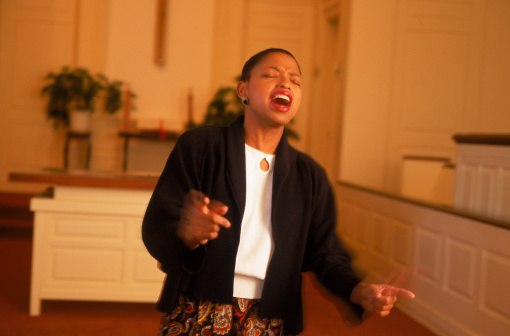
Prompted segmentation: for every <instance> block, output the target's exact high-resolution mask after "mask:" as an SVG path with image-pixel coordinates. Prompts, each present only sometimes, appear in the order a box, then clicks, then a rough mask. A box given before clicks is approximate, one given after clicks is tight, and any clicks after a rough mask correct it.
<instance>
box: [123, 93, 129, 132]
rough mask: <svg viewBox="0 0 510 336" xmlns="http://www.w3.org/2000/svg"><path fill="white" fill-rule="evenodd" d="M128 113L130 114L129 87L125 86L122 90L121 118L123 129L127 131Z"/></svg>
mask: <svg viewBox="0 0 510 336" xmlns="http://www.w3.org/2000/svg"><path fill="white" fill-rule="evenodd" d="M130 114H131V91H130V90H129V87H127V88H126V90H125V91H124V118H123V119H124V120H123V127H124V131H126V132H128V131H129V129H130V125H129V121H130V117H131V116H130Z"/></svg>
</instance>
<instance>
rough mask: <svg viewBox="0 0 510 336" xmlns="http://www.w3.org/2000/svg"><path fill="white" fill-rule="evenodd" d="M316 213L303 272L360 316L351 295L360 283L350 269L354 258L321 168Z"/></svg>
mask: <svg viewBox="0 0 510 336" xmlns="http://www.w3.org/2000/svg"><path fill="white" fill-rule="evenodd" d="M314 185H315V187H314V188H315V190H314V191H313V194H314V199H313V211H312V222H311V226H310V232H309V238H308V241H307V247H306V253H305V261H304V271H312V272H314V273H315V274H316V275H317V278H318V279H319V281H320V282H321V284H322V285H323V286H324V287H326V288H327V289H328V290H329V291H330V292H331V293H333V294H334V295H336V296H338V297H340V298H342V299H343V300H344V301H345V302H346V303H348V304H349V305H350V306H351V308H353V309H354V311H355V312H356V314H357V315H358V316H359V317H361V315H362V313H363V309H362V308H361V306H359V305H356V304H352V303H351V302H350V296H351V293H352V290H353V289H354V287H355V286H356V285H357V284H358V283H359V282H360V281H361V280H360V278H359V277H358V275H357V274H356V273H355V272H354V271H353V269H352V267H351V256H350V255H349V253H348V252H347V251H346V250H345V248H344V247H343V246H342V244H341V243H340V240H339V238H338V236H337V234H336V223H337V222H336V218H337V217H336V202H335V198H334V195H333V192H332V190H331V186H330V184H329V181H328V179H327V176H326V173H325V172H324V171H323V170H322V169H318V170H316V171H315V183H314Z"/></svg>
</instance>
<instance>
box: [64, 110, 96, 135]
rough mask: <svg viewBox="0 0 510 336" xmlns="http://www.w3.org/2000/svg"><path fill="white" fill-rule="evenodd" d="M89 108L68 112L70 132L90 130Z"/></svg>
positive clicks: (86, 131)
mask: <svg viewBox="0 0 510 336" xmlns="http://www.w3.org/2000/svg"><path fill="white" fill-rule="evenodd" d="M90 117H91V112H90V110H72V111H71V112H70V114H69V129H70V130H71V131H72V132H77V133H88V132H90Z"/></svg>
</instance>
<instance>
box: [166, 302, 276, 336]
mask: <svg viewBox="0 0 510 336" xmlns="http://www.w3.org/2000/svg"><path fill="white" fill-rule="evenodd" d="M259 306H260V300H252V299H240V298H234V300H233V302H232V304H231V305H230V304H219V303H213V302H210V301H203V300H200V301H197V300H190V299H189V298H187V297H186V296H184V295H181V296H180V297H179V304H178V306H177V307H176V308H175V309H174V311H173V312H171V313H168V314H166V315H165V316H163V318H162V319H161V325H160V329H159V335H160V336H173V335H186V336H203V335H207V336H209V335H210V336H213V335H235V336H241V335H242V336H252V335H253V336H259V335H260V336H283V321H282V320H281V319H268V318H265V319H262V318H260V317H259Z"/></svg>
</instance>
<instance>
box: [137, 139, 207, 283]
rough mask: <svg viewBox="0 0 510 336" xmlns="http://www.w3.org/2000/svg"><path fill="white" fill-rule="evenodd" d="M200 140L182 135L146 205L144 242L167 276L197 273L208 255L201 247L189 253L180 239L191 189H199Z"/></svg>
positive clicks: (143, 231)
mask: <svg viewBox="0 0 510 336" xmlns="http://www.w3.org/2000/svg"><path fill="white" fill-rule="evenodd" d="M197 140H199V139H197V137H193V136H192V135H191V134H189V133H185V134H183V135H182V136H181V137H180V138H179V140H178V141H177V143H176V145H175V147H174V149H173V150H172V152H171V153H170V156H169V158H168V160H167V163H166V165H165V168H164V170H163V172H162V173H161V176H160V178H159V180H158V183H157V185H156V188H155V189H154V192H153V194H152V197H151V199H150V201H149V204H148V206H147V210H146V212H145V216H144V219H143V223H142V239H143V242H144V244H145V246H146V248H147V250H148V251H149V253H150V254H151V255H152V256H153V257H154V258H155V259H156V260H157V261H158V262H159V263H160V264H161V269H162V270H163V271H164V272H165V273H169V272H173V273H175V272H184V271H186V272H190V273H194V272H197V271H198V270H199V269H200V267H201V263H202V261H203V259H204V256H205V254H206V247H205V246H201V247H199V248H197V249H195V250H193V251H191V252H189V251H187V250H186V248H185V247H184V245H183V243H182V241H181V240H180V239H179V238H178V237H177V234H176V232H177V225H178V223H179V221H180V218H181V208H182V206H183V204H184V199H185V196H186V194H187V193H188V192H189V190H190V189H197V190H199V189H200V178H199V177H200V173H199V167H200V161H201V159H202V157H203V156H202V155H201V152H202V151H201V148H200V146H199V142H198V141H197Z"/></svg>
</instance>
